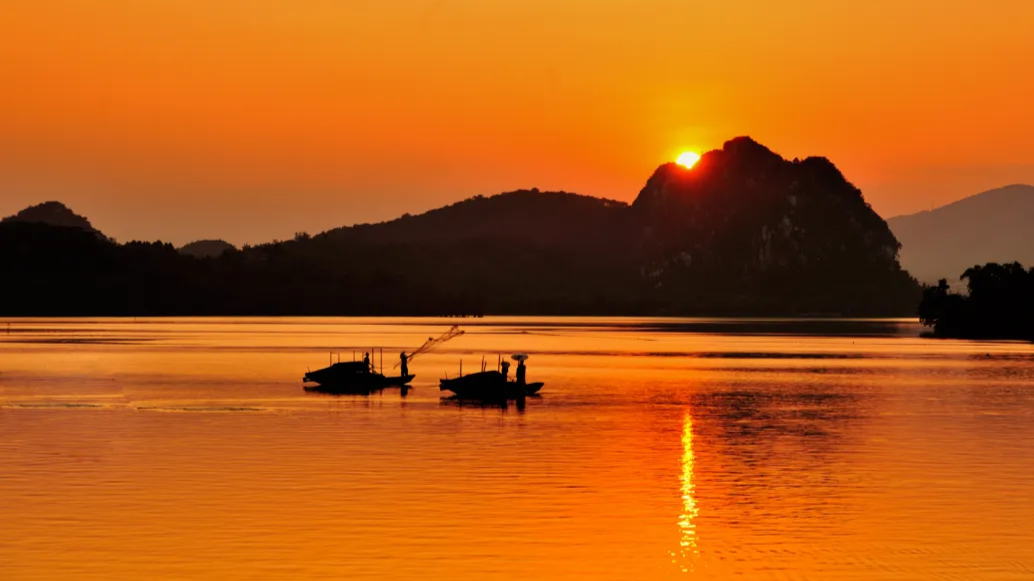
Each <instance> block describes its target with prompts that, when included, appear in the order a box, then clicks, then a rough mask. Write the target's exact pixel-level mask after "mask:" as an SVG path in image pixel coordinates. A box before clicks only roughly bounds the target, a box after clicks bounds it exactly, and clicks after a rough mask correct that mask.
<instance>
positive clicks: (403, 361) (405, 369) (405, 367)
mask: <svg viewBox="0 0 1034 581" xmlns="http://www.w3.org/2000/svg"><path fill="white" fill-rule="evenodd" d="M399 363H400V366H401V367H402V377H405V376H407V375H409V356H407V355H406V352H405V351H403V352H402V353H400V354H399Z"/></svg>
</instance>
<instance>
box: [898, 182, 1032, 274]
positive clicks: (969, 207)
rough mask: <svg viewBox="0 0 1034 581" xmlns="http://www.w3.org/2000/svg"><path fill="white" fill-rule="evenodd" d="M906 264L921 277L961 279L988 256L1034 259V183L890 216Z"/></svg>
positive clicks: (1007, 259)
mask: <svg viewBox="0 0 1034 581" xmlns="http://www.w3.org/2000/svg"><path fill="white" fill-rule="evenodd" d="M887 223H888V224H889V225H890V227H891V229H892V230H893V231H894V234H895V236H897V238H898V240H900V241H901V243H902V250H901V265H902V266H903V267H904V268H905V269H907V270H908V271H909V272H910V273H912V274H913V275H914V276H915V277H916V278H918V279H919V280H920V281H923V282H926V283H936V282H937V280H938V279H942V278H944V279H948V280H957V279H958V277H959V275H961V274H962V272H963V271H964V270H966V269H967V268H970V267H972V266H974V265H978V264H985V263H989V262H998V263H1003V264H1004V263H1010V262H1022V263H1025V264H1030V263H1034V226H1032V225H1034V186H1027V185H1013V186H1007V187H1004V188H999V189H996V190H991V191H988V192H984V193H982V194H977V195H975V196H970V197H968V198H965V199H963V200H959V201H958V202H955V203H952V204H948V205H947V206H942V207H940V208H937V209H935V210H930V211H928V212H919V213H918V214H911V215H908V216H898V217H896V218H891V219H889V220H887Z"/></svg>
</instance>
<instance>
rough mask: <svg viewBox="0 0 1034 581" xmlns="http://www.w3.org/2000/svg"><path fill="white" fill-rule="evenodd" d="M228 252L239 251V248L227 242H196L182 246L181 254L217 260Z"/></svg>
mask: <svg viewBox="0 0 1034 581" xmlns="http://www.w3.org/2000/svg"><path fill="white" fill-rule="evenodd" d="M227 250H237V247H236V246H234V245H233V244H230V243H229V242H227V241H225V240H196V241H194V242H191V243H190V244H186V245H184V246H182V247H181V248H180V253H181V254H186V255H187V256H193V257H194V258H215V257H217V256H220V255H221V254H222V253H223V252H226V251H227Z"/></svg>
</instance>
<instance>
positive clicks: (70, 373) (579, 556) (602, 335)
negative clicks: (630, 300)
mask: <svg viewBox="0 0 1034 581" xmlns="http://www.w3.org/2000/svg"><path fill="white" fill-rule="evenodd" d="M6 323H7V321H0V579H4V580H23V579H303V580H304V579H423V580H438V579H443V580H444V579H450V580H465V579H615V580H618V579H620V580H630V579H668V578H699V579H732V578H743V579H821V580H839V579H867V580H868V579H887V580H909V579H967V580H975V579H995V580H998V579H1001V580H1007V579H1008V580H1012V579H1032V578H1034V346H1032V345H1030V344H1024V343H970V342H952V341H936V340H926V339H920V338H919V337H918V334H919V332H920V328H919V327H918V325H917V324H915V323H912V322H908V321H723V320H671V319H533V318H498V319H493V318H486V319H476V320H454V319H442V320H429V319H331V318H327V319H250V318H242V319H151V320H144V319H140V320H136V321H134V320H127V319H96V320H25V319H22V320H11V321H10V323H11V324H10V326H8V325H7V324H6ZM455 323H460V324H461V327H462V328H463V329H465V330H466V331H467V333H466V335H464V336H462V337H460V338H457V339H455V340H453V341H451V342H449V343H447V344H445V345H444V346H443V347H442V348H441V349H440V350H438V351H436V352H434V353H432V354H429V355H426V356H422V357H417V358H416V359H415V360H414V361H413V362H412V363H411V365H410V368H411V371H412V372H413V373H415V374H416V375H417V378H416V380H415V382H414V386H415V389H413V390H411V391H410V392H409V393H408V394H407V396H406V397H405V398H403V397H401V394H400V393H399V391H398V390H386V391H384V392H382V393H379V394H374V395H372V396H368V397H367V396H341V397H334V396H328V395H323V394H319V393H311V392H306V391H304V390H303V389H302V384H301V376H302V374H303V373H304V372H305V370H306V368H310V369H316V368H318V367H322V366H325V365H326V364H327V362H328V359H329V358H330V357H333V358H334V360H337V357H338V355H333V356H331V355H330V353H331V352H334V353H339V354H340V355H339V356H340V358H341V359H342V360H351V358H352V357H353V353H360V355H359V356H361V352H362V351H363V350H364V349H367V348H369V347H373V346H383V347H384V363H385V366H386V367H388V368H389V370H390V366H391V365H393V364H394V363H395V362H397V358H398V352H399V351H400V350H402V349H406V350H412V349H413V348H415V347H417V346H419V345H420V344H422V343H423V342H424V341H425V340H426V339H427V338H428V337H429V336H433V335H439V334H441V333H443V332H445V331H446V330H447V329H448V327H449V326H450V325H452V324H455ZM517 351H520V352H525V353H528V354H530V356H531V359H530V360H529V365H528V379H529V381H544V382H545V388H544V389H543V391H542V396H541V398H533V399H529V400H528V402H527V405H526V407H525V408H524V409H523V410H518V409H516V408H515V407H514V406H513V405H512V404H511V405H510V406H509V407H508V408H505V409H503V408H499V407H481V406H478V405H467V404H465V405H459V404H456V403H453V402H450V401H447V400H443V399H442V397H441V394H440V392H439V389H438V386H437V383H438V379H439V378H440V377H444V376H445V375H446V374H449V376H450V377H451V376H453V375H455V374H456V373H457V372H458V371H459V366H460V361H461V360H462V362H463V366H464V369H465V371H467V372H470V371H474V370H476V369H478V368H480V366H481V358H482V355H484V356H486V365H487V366H488V367H490V368H494V367H495V365H496V362H497V357H498V355H499V354H509V353H513V352H517ZM374 359H375V362H379V357H375V358H374Z"/></svg>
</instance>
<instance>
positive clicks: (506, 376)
mask: <svg viewBox="0 0 1034 581" xmlns="http://www.w3.org/2000/svg"><path fill="white" fill-rule="evenodd" d="M502 368H503V369H502V372H503V381H509V380H510V362H509V361H503V365H502Z"/></svg>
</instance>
